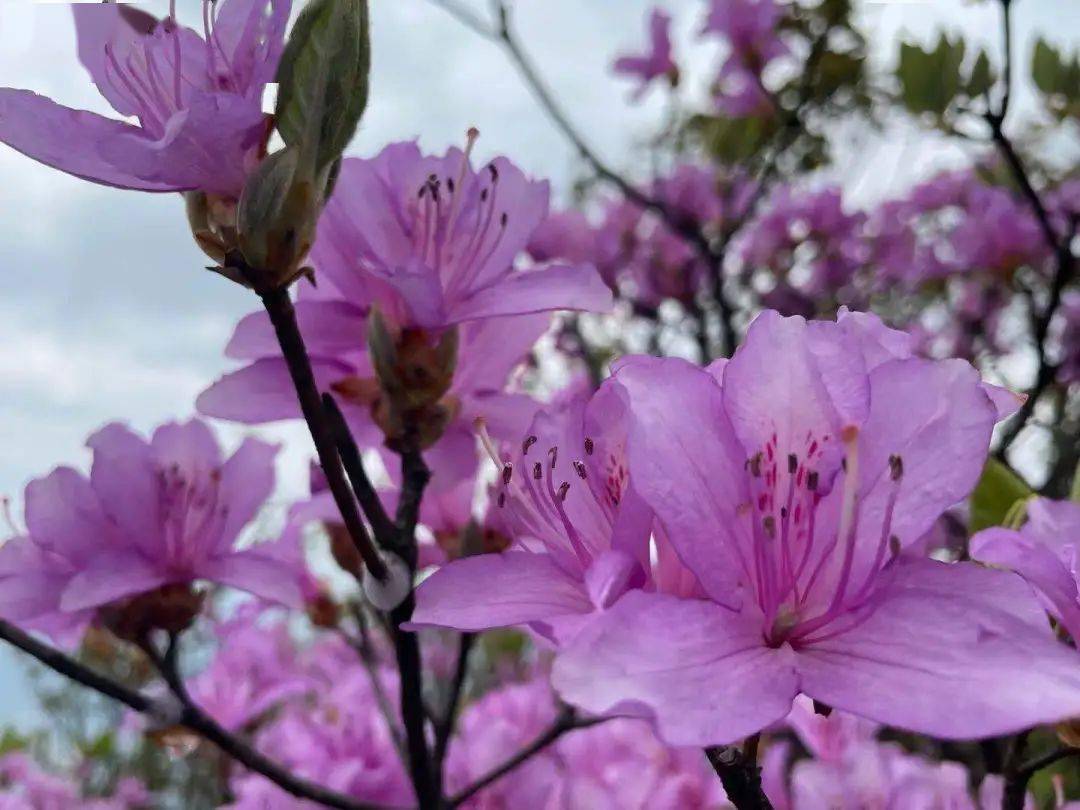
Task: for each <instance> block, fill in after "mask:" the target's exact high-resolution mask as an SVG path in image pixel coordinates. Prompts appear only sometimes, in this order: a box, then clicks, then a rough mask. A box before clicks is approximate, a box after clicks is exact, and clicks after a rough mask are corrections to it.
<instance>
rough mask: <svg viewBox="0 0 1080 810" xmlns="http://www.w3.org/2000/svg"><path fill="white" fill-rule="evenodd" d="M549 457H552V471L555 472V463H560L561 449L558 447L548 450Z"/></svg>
mask: <svg viewBox="0 0 1080 810" xmlns="http://www.w3.org/2000/svg"><path fill="white" fill-rule="evenodd" d="M548 456H550V457H551V469H553V470H554V469H555V462H556V461H558V459H559V448H558V446H555V447H549V448H548Z"/></svg>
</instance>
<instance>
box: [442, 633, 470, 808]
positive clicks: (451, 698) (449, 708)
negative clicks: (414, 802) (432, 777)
mask: <svg viewBox="0 0 1080 810" xmlns="http://www.w3.org/2000/svg"><path fill="white" fill-rule="evenodd" d="M474 641H476V635H475V634H473V633H462V634H461V637H460V639H459V640H458V654H457V666H456V667H455V668H454V678H453V680H452V681H450V692H449V694H448V695H447V697H446V706H445V707H444V709H443V712H442V715H441V716H440V717H439V718H438V721H437V722H436V724H435V751H434V753H433V755H432V761H433V763H434V768H435V773H436V774H437V775H438V776H439V782H440V785H441V783H442V767H443V762H445V760H446V750H447V748H448V747H449V745H450V736H451V735H452V734H453V731H454V721H455V720H456V719H457V712H458V704H460V703H461V694H462V692H463V691H464V688H465V679H466V678H467V677H468V674H469V653H470V652H471V651H472V648H473V642H474ZM440 792H441V787H440Z"/></svg>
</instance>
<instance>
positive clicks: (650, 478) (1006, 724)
mask: <svg viewBox="0 0 1080 810" xmlns="http://www.w3.org/2000/svg"><path fill="white" fill-rule="evenodd" d="M909 340H910V339H909V338H908V337H907V336H906V335H903V334H902V333H897V332H892V331H891V330H888V329H886V328H885V327H884V326H882V324H881V323H880V321H878V320H877V319H876V318H874V317H873V316H870V315H852V314H849V313H841V316H840V319H839V321H838V322H835V323H833V322H818V321H811V322H806V321H804V320H803V319H801V318H786V319H785V318H781V317H780V316H779V315H777V314H776V313H774V312H765V313H763V314H762V315H760V316H758V318H757V319H756V320H755V321H754V323H753V324H752V326H751V327H750V330H749V333H748V335H747V338H746V342H745V343H744V344H743V345H742V346H741V347H740V349H739V350H738V351H737V352H736V354H735V356H734V358H733V359H732V360H731V361H730V362H727V363H722V362H721V363H718V364H714V365H713V366H712V367H710V368H709V369H708V370H704V369H700V368H698V367H696V366H693V365H691V364H689V363H686V362H684V361H681V360H677V359H666V360H665V359H654V358H645V357H642V358H632V359H629V360H626V361H624V362H623V363H621V364H620V365H619V367H618V369H617V371H616V373H615V380H616V382H617V384H620V385H621V386H622V387H623V388H624V390H625V391H626V394H627V397H628V414H629V417H628V421H629V426H628V428H627V440H626V446H627V454H628V459H629V469H630V476H631V480H633V482H634V488H635V490H636V491H637V492H638V493H639V494H640V495H641V497H642V499H643V500H644V501H645V502H646V503H647V504H648V505H649V506H650V507H651V508H652V509H653V510H654V512H655V513H656V517H657V520H658V522H659V523H660V524H661V525H662V526H663V528H664V530H665V531H666V534H667V537H668V539H669V540H670V542H671V543H672V545H673V546H674V548H675V550H676V552H677V553H678V555H679V557H680V558H681V560H682V562H683V563H684V564H685V565H686V567H687V568H688V569H690V571H692V572H693V574H694V575H695V576H696V578H697V580H698V582H699V583H700V585H701V587H702V589H703V590H704V592H705V594H706V596H707V598H704V599H687V598H680V597H677V596H672V595H669V594H663V593H649V592H646V591H644V590H631V591H629V592H627V593H626V594H625V595H624V596H622V598H621V599H619V600H618V601H617V602H616V603H615V604H613V605H612V606H610V607H609V608H608V609H607V610H605V611H603V612H601V613H599V614H598V615H595V616H594V617H592V618H591V620H590V621H589V622H588V623H587V624H586V626H585V627H583V628H582V629H580V630H579V632H577V634H576V635H575V636H574V638H573V639H572V641H570V643H569V644H568V645H566V646H564V648H563V649H562V650H561V651H560V654H559V656H558V658H557V660H556V662H555V667H554V670H553V676H552V677H553V683H554V685H555V687H556V689H557V690H558V691H559V692H560V693H561V695H562V696H563V698H564V699H566V700H568V701H569V702H571V703H573V704H575V705H578V706H580V707H581V708H583V709H586V710H588V711H591V712H597V713H603V712H613V713H616V714H630V715H634V716H645V717H650V718H653V719H654V720H655V722H656V724H657V726H658V728H659V730H660V733H661V735H662V736H663V737H664V738H665V739H666V740H667V741H668V742H670V743H672V744H677V745H710V744H717V743H727V742H732V741H735V740H738V739H741V738H743V737H745V736H747V735H750V734H753V733H755V732H757V731H759V730H761V729H762V728H764V727H766V726H767V725H769V724H770V723H773V722H776V721H777V720H779V719H781V718H783V717H784V716H785V715H786V714H787V713H788V711H789V710H790V707H791V703H792V700H793V699H794V698H795V696H796V695H798V694H800V693H803V694H806V695H808V696H810V697H812V698H814V699H816V700H819V701H821V702H822V703H824V704H826V705H829V706H833V707H836V708H838V709H842V710H845V711H848V712H851V713H853V714H857V715H860V716H862V717H867V718H870V719H873V720H875V721H877V722H880V723H885V724H888V725H891V726H895V727H899V728H906V729H911V730H914V731H918V732H922V733H927V734H932V735H934V736H938V737H943V738H958V737H961V738H963V737H966V738H970V737H979V736H986V735H992V734H1001V733H1005V732H1008V731H1012V730H1015V729H1018V728H1026V727H1029V726H1031V725H1036V724H1038V723H1042V722H1048V721H1055V720H1060V719H1062V718H1066V717H1069V716H1072V715H1076V714H1078V713H1080V655H1078V654H1077V653H1076V652H1075V651H1074V650H1070V649H1068V648H1067V647H1065V646H1063V645H1061V644H1060V643H1059V642H1057V641H1056V640H1055V639H1054V637H1053V635H1052V633H1051V632H1050V627H1049V624H1048V623H1047V621H1046V618H1045V616H1044V615H1043V613H1042V611H1041V610H1040V609H1039V608H1038V604H1037V603H1036V602H1035V600H1034V598H1033V597H1032V595H1031V592H1030V590H1029V589H1028V588H1027V586H1026V585H1025V584H1024V583H1023V581H1022V580H1021V579H1020V578H1019V577H1017V576H1016V575H1015V574H1011V573H1007V572H1002V571H994V570H989V569H985V568H982V567H980V566H977V565H975V564H972V563H958V564H954V565H949V564H945V563H939V562H935V561H932V560H926V559H912V558H910V557H908V556H907V555H903V554H900V553H899V552H901V551H902V550H903V549H904V547H905V546H907V545H909V544H911V543H914V542H917V541H919V540H920V538H921V537H922V536H923V535H924V534H925V533H926V531H927V530H928V529H929V528H930V527H931V526H932V525H933V523H934V521H935V520H936V519H937V518H938V517H939V516H940V515H941V513H942V512H944V511H945V510H946V509H947V508H949V507H950V506H952V505H953V504H954V503H956V502H957V501H959V500H961V499H962V498H964V497H965V496H966V495H967V494H968V493H969V492H970V490H971V489H972V487H973V486H974V484H975V482H976V481H977V479H978V477H979V474H980V471H981V469H982V465H983V462H984V460H985V457H986V451H987V447H988V445H989V441H990V435H991V431H992V429H993V426H994V423H995V422H996V421H997V419H998V417H999V412H998V406H997V405H995V403H994V402H993V401H992V400H991V397H990V396H988V393H987V389H986V388H985V387H984V386H983V384H982V382H981V380H980V379H979V375H978V374H977V372H976V371H975V370H974V369H973V368H972V367H971V366H970V365H968V364H967V363H966V362H963V361H956V360H954V361H942V362H933V361H928V360H923V359H919V358H913V357H910V356H905V354H906V349H907V348H908V344H909ZM1006 412H1007V411H1006Z"/></svg>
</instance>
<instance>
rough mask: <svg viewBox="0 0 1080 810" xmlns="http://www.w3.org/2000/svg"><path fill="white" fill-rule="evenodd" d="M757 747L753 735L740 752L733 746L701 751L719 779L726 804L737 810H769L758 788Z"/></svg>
mask: <svg viewBox="0 0 1080 810" xmlns="http://www.w3.org/2000/svg"><path fill="white" fill-rule="evenodd" d="M757 743H758V741H757V736H756V735H755V736H754V737H751V738H750V739H748V740H747V741H746V746H745V750H744V751H740V750H739V749H738V748H736V747H735V746H733V745H723V746H715V747H712V748H706V749H705V756H706V757H707V758H708V760H709V764H710V765H712V767H713V770H714V771H716V775H717V776H719V777H720V781H721V782H722V783H723V785H724V792H725V793H727V797H728V801H729V802H731V803H732V804H733V805H735V807H737V808H738V810H772V803H771V802H769V797H768V796H766V795H765V790H764V789H763V788H762V787H761V768H759V767H758V764H757Z"/></svg>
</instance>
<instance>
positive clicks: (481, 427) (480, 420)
mask: <svg viewBox="0 0 1080 810" xmlns="http://www.w3.org/2000/svg"><path fill="white" fill-rule="evenodd" d="M473 430H475V431H476V435H477V436H479V437H480V444H481V445H482V446H483V448H484V450H486V451H487V454H488V456H489V457H490V458H491V460H492V461H493V462H495V466H496V467H502V466H503V464H505V463H506V462H504V461H503V460H502V459H501V458H500V457H499V451H498V450H496V449H495V442H494V441H492V439H491V434H490V433H488V429H487V422H486V421H485V420H484V417H482V416H478V417H476V418H475V419H474V420H473Z"/></svg>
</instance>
